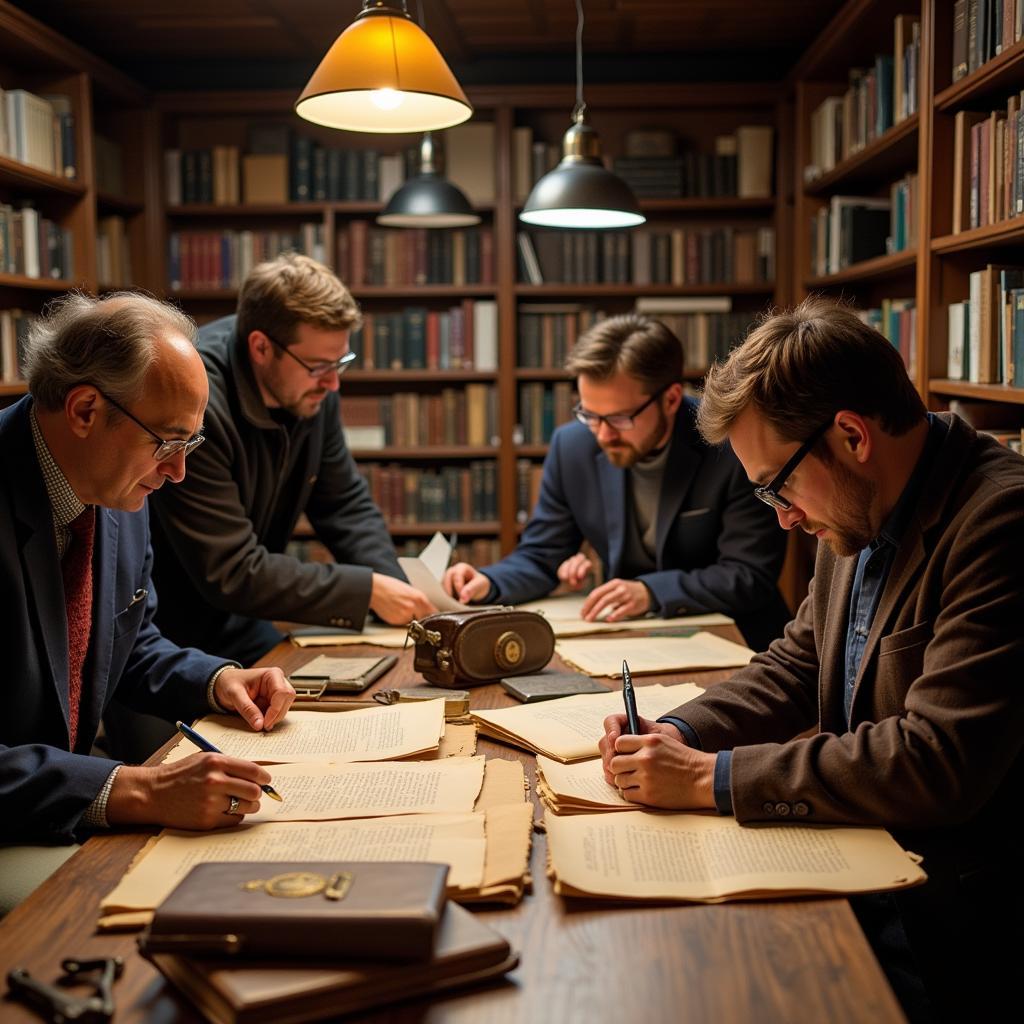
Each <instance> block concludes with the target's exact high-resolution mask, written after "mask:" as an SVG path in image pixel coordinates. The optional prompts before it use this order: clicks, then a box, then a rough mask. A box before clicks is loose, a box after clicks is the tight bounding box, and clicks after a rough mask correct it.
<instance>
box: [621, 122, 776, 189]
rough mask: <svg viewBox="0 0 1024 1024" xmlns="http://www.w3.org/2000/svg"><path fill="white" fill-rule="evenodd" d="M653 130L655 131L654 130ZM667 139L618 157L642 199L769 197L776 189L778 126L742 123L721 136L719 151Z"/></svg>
mask: <svg viewBox="0 0 1024 1024" xmlns="http://www.w3.org/2000/svg"><path fill="white" fill-rule="evenodd" d="M649 134H653V133H649ZM664 135H665V136H666V137H667V139H668V141H667V142H666V143H664V144H663V145H662V146H659V147H656V148H657V149H660V150H661V152H651V151H650V150H651V149H652V148H655V147H653V146H648V147H647V150H648V151H647V152H645V153H641V154H629V153H627V154H626V155H624V156H619V157H616V158H615V159H614V161H613V163H612V166H613V168H614V170H615V173H616V174H617V175H619V177H620V178H622V179H623V180H624V181H625V182H626V184H628V185H629V186H630V188H632V189H633V192H634V193H635V194H636V196H637V197H638V198H641V199H680V198H684V197H698V198H711V197H718V196H722V197H725V196H738V197H739V198H743V199H762V198H768V197H770V196H771V194H772V165H773V159H772V157H773V143H774V129H773V128H772V127H771V125H760V124H758V125H740V126H739V127H738V128H737V129H736V132H735V134H731V135H719V136H717V137H716V139H715V151H714V152H713V153H702V152H698V151H697V150H694V149H688V150H686V151H685V152H682V153H677V152H676V151H675V150H676V146H675V144H674V140H673V138H672V136H671V133H668V132H666V133H664Z"/></svg>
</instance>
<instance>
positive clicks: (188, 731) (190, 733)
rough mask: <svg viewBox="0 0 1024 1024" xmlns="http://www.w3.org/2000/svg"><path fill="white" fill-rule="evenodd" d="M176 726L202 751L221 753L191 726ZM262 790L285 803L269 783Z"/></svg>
mask: <svg viewBox="0 0 1024 1024" xmlns="http://www.w3.org/2000/svg"><path fill="white" fill-rule="evenodd" d="M174 724H175V725H176V726H177V728H178V732H180V733H181V735H182V736H186V737H187V738H188V739H190V740H191V741H192V742H193V743H194V744H195V745H196V746H197V747H198V748H199V749H200V750H205V751H206V752H207V753H208V754H219V753H221V751H219V750H218V749H217V748H216V747H215V746H214V745H213V744H212V743H211V742H210V741H209V740H207V739H203V737H202V736H200V735H199V733H197V732H196V731H195V729H193V728H192V727H191V726H190V725H186V724H185V723H184V722H175V723H174ZM260 789H262V790H263V792H264V793H266V794H267V796H269V797H270V798H271V799H272V800H278V801H280V802H281V803H284V797H283V796H281V794H280V793H278V791H277V790H276V789H274V787H273V786H272V785H271V784H270V783H269V782H268V783H267V784H266V785H265V786H260Z"/></svg>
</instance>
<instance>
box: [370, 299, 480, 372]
mask: <svg viewBox="0 0 1024 1024" xmlns="http://www.w3.org/2000/svg"><path fill="white" fill-rule="evenodd" d="M351 347H352V351H353V352H355V353H356V355H357V358H356V360H355V362H354V364H353V368H359V369H363V370H383V369H391V370H485V371H489V372H493V371H495V370H497V369H498V305H497V303H496V302H494V301H493V300H491V299H485V300H474V299H463V301H462V304H461V305H459V306H454V307H452V308H451V309H448V310H444V311H439V310H428V309H425V308H423V307H421V306H408V307H406V308H405V309H403V310H402V311H401V312H398V313H364V314H363V326H362V328H361V329H360V330H359V331H357V332H356V333H354V334H353V335H352V340H351Z"/></svg>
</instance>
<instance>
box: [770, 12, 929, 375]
mask: <svg viewBox="0 0 1024 1024" xmlns="http://www.w3.org/2000/svg"><path fill="white" fill-rule="evenodd" d="M899 16H906V17H910V18H914V19H917V20H918V21H919V22H920V21H921V5H920V2H919V0H897V2H886V3H882V2H880V0H850V2H849V3H848V4H847V5H846V6H845V7H843V8H842V10H840V12H839V13H838V14H837V15H836V17H835V18H834V19H833V21H832V22H831V23H830V25H829V26H828V27H827V28H826V29H825V31H824V32H823V33H822V34H821V35H820V36H819V37H818V39H817V40H816V41H815V42H814V43H813V44H812V46H811V47H810V48H809V49H808V50H807V52H806V53H805V54H804V55H803V56H802V57H801V59H800V60H799V61H798V63H797V65H796V67H795V68H794V69H793V72H792V73H791V75H790V83H791V84H792V86H793V93H794V103H795V111H796V126H795V132H796V160H795V167H794V172H795V178H794V185H793V187H794V194H795V197H796V202H795V204H794V227H793V230H794V236H793V237H794V244H793V248H792V252H793V279H794V281H795V288H794V293H793V299H794V300H799V299H802V298H804V297H806V296H807V295H809V294H812V293H815V294H824V295H831V296H835V297H842V298H843V299H845V300H847V301H850V302H852V303H854V304H855V305H856V306H857V307H858V308H862V309H867V308H878V307H880V306H881V305H882V302H883V300H887V299H909V300H912V301H916V303H917V316H918V322H919V323H920V319H921V305H922V303H921V301H920V296H919V295H918V292H917V283H916V275H917V268H918V265H919V263H920V262H921V258H922V256H923V254H924V253H926V252H927V244H928V243H927V237H926V233H925V231H924V230H922V228H923V225H922V224H921V222H920V218H919V214H918V217H917V218H916V219H917V221H918V230H917V238H916V239H915V240H913V242H912V243H911V244H908V245H906V246H905V247H904V248H902V249H899V250H898V251H890V252H885V253H880V254H878V255H873V256H871V257H869V258H865V259H861V260H859V261H857V262H853V263H850V264H848V265H843V266H842V267H841V268H836V267H830V268H829V272H826V273H821V272H820V271H819V270H818V269H816V268H815V266H814V263H815V259H814V257H815V253H814V251H812V222H813V221H814V218H815V217H816V215H818V214H819V211H828V210H829V209H830V208H831V206H830V204H832V203H833V202H836V203H838V204H842V203H843V202H844V200H843V199H842V198H835V197H847V196H860V197H865V198H866V199H869V200H870V199H880V200H885V199H887V198H888V197H889V189H890V186H891V185H892V184H893V183H894V182H896V181H898V180H900V179H902V178H903V177H904V176H905V175H910V174H917V175H918V179H917V180H918V188H917V192H918V198H919V199H920V196H921V194H922V193H923V191H924V176H923V175H922V174H921V173H919V169H920V168H922V167H924V166H925V163H926V157H925V156H924V155H922V147H923V140H924V132H923V131H922V128H921V124H922V118H923V113H922V111H923V95H924V88H923V79H924V77H925V73H924V66H925V63H926V59H927V55H926V51H925V49H924V47H925V45H926V40H925V39H924V36H923V34H924V28H925V26H924V25H923V24H921V32H922V40H921V57H920V61H919V65H918V66H919V69H920V73H919V75H918V81H917V88H916V90H914V92H915V95H916V108H917V109H916V110H914V111H913V112H911V113H909V114H907V115H906V116H903V117H902V118H899V119H898V118H897V117H896V116H893V118H892V121H893V123H892V124H891V126H890V127H888V128H887V129H886V130H884V131H881V132H878V133H877V134H876V133H874V132H872V133H871V134H872V135H873V137H868V138H867V139H866V140H864V139H862V140H860V141H861V143H862V144H861V145H860V147H859V148H853V147H850V146H849V145H847V147H846V148H847V149H852V151H851V152H846V153H845V155H844V157H843V158H842V159H839V160H838V161H837V162H836V163H835V165H834V166H832V167H828V165H827V164H823V165H821V166H818V165H817V164H816V161H815V156H816V154H815V151H814V148H813V146H812V134H813V133H812V119H813V117H814V115H815V111H817V110H818V109H819V108H820V106H821V105H822V104H823V103H824V102H825V101H827V100H829V99H830V98H832V97H841V96H843V94H844V93H845V92H846V90H847V88H848V87H849V85H850V81H851V77H852V74H851V73H852V71H853V69H857V68H872V67H873V66H874V64H875V61H876V55H888V56H894V35H895V29H894V23H895V21H896V19H897V17H899ZM907 42H910V39H909V38H908V39H907ZM837 102H838V101H837ZM869 116H870V117H872V118H873V117H874V113H873V112H869ZM843 127H844V128H846V129H848V128H849V127H850V126H849V123H848V122H846V123H844V125H843ZM818 155H820V154H818ZM815 166H817V169H818V173H817V175H816V176H813V177H812V176H811V173H812V172H811V168H812V167H815ZM912 348H916V342H912ZM909 354H911V353H905V357H906V355H909ZM910 361H911V360H909V359H908V362H910ZM913 363H914V369H913V371H912V372H913V374H914V376H915V380H916V382H917V384H918V386H919V387H922V388H923V385H924V373H923V369H922V367H921V365H920V363H921V361H920V360H919V359H916V358H915V359H913Z"/></svg>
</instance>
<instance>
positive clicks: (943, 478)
mask: <svg viewBox="0 0 1024 1024" xmlns="http://www.w3.org/2000/svg"><path fill="white" fill-rule="evenodd" d="M942 418H943V419H944V420H946V421H947V422H948V423H949V431H948V433H947V435H946V438H945V439H944V440H943V442H942V444H941V445H940V446H939V447H938V449H937V450H936V452H935V455H934V457H933V459H932V466H931V472H930V474H929V476H928V477H927V479H926V480H925V483H924V486H923V487H922V489H921V494H920V497H919V498H918V502H917V507H916V508H915V509H914V512H913V514H912V515H911V516H910V519H909V521H908V523H907V527H906V532H905V533H904V535H903V538H902V540H901V542H900V546H899V548H898V550H897V551H896V557H895V559H894V560H893V564H892V567H891V568H890V570H889V575H888V577H887V579H886V582H885V589H884V590H883V591H882V596H881V598H880V599H879V602H878V609H877V610H876V612H875V617H874V619H873V620H872V622H871V630H870V632H869V633H868V639H867V643H866V644H865V645H864V656H863V657H862V658H861V662H860V670H859V671H858V673H857V679H856V681H855V683H854V688H853V701H852V703H851V705H850V717H851V719H852V718H853V717H854V714H853V709H854V708H855V707H856V704H857V695H858V693H859V691H860V685H861V681H862V680H863V679H864V677H865V673H866V671H867V669H868V666H869V665H870V666H871V671H872V676H873V675H874V667H873V662H874V659H875V656H876V654H877V652H878V645H879V643H880V642H881V639H882V637H883V636H887V635H888V634H889V633H890V632H891V631H892V625H893V619H894V618H895V616H896V613H897V611H898V610H899V608H901V607H902V606H903V595H904V592H905V591H906V588H907V587H908V586H909V585H910V583H911V581H912V580H913V579H914V578H915V576H916V575H917V573H918V571H919V570H920V568H921V566H922V565H923V564H924V562H925V558H926V554H927V552H926V545H925V533H926V532H927V531H928V530H930V529H931V528H932V527H933V526H934V525H935V524H936V523H937V522H939V521H940V519H941V518H942V515H943V512H944V509H945V506H946V503H947V502H948V501H949V500H950V498H951V497H952V495H953V491H954V488H952V487H950V481H951V480H955V479H956V478H957V477H958V476H959V475H960V473H961V471H962V468H963V463H964V461H965V459H966V457H967V455H968V447H969V443H970V440H971V436H970V434H969V433H968V432H967V429H965V427H964V426H963V424H962V423H961V421H960V420H958V419H956V418H955V417H950V416H948V415H945V416H943V417H942ZM849 561H851V562H852V563H853V564H854V565H856V559H849ZM850 579H851V583H852V579H853V575H852V572H851V576H850ZM847 604H849V588H847ZM843 629H844V632H843V634H842V635H843V636H844V637H845V635H846V634H845V625H844V627H843Z"/></svg>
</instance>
